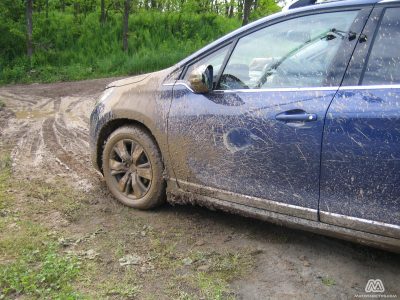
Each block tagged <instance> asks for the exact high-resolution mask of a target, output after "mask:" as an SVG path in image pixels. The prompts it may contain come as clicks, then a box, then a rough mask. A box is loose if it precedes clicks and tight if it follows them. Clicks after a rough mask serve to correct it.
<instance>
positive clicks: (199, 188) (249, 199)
mask: <svg viewBox="0 0 400 300" xmlns="http://www.w3.org/2000/svg"><path fill="white" fill-rule="evenodd" d="M177 183H178V185H179V187H181V188H182V189H183V190H185V191H189V192H192V193H195V194H200V195H205V196H208V197H212V198H216V199H220V200H223V201H228V202H233V203H236V204H241V205H245V206H251V207H256V208H260V209H265V210H268V211H273V212H277V213H281V214H285V215H290V216H296V217H299V218H303V219H307V220H313V221H318V211H317V210H316V209H311V208H307V207H301V206H296V205H290V204H287V203H281V202H275V201H271V200H267V199H262V198H257V197H253V196H246V195H241V194H237V193H232V192H228V191H224V190H219V189H216V188H212V187H206V186H203V185H199V184H195V183H191V182H186V181H183V180H177Z"/></svg>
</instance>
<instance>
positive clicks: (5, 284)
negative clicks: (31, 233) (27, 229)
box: [0, 246, 80, 299]
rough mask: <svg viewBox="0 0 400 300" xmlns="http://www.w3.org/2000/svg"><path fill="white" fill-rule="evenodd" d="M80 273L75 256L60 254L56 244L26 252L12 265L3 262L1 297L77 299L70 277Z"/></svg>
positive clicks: (0, 271)
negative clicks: (44, 248)
mask: <svg viewBox="0 0 400 300" xmlns="http://www.w3.org/2000/svg"><path fill="white" fill-rule="evenodd" d="M78 273H79V265H78V262H77V260H76V259H74V258H69V257H65V256H61V255H59V254H58V253H57V251H56V247H55V246H49V247H48V248H47V249H46V250H45V251H43V252H41V251H39V250H36V251H31V252H26V253H24V255H23V256H22V257H20V258H18V259H17V260H16V261H15V262H13V263H11V264H9V265H0V291H1V292H0V299H4V298H6V297H10V296H16V297H18V296H20V295H28V296H33V297H36V298H40V299H43V298H47V299H55V298H57V299H77V298H80V297H79V295H78V294H77V293H76V292H74V290H73V289H72V287H71V280H73V279H74V278H76V276H77V275H78Z"/></svg>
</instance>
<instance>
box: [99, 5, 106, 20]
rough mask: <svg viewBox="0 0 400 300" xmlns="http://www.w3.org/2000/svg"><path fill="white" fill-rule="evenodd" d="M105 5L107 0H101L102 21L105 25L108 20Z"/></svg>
mask: <svg viewBox="0 0 400 300" xmlns="http://www.w3.org/2000/svg"><path fill="white" fill-rule="evenodd" d="M105 6H106V5H105V0H101V3H100V10H101V13H100V23H101V24H102V25H104V23H105V22H106V7H105Z"/></svg>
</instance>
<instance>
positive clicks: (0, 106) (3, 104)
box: [0, 99, 6, 110]
mask: <svg viewBox="0 0 400 300" xmlns="http://www.w3.org/2000/svg"><path fill="white" fill-rule="evenodd" d="M5 106H6V104H5V103H4V101H3V100H1V99H0V110H1V109H2V108H4V107H5Z"/></svg>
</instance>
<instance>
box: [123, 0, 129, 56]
mask: <svg viewBox="0 0 400 300" xmlns="http://www.w3.org/2000/svg"><path fill="white" fill-rule="evenodd" d="M130 10H131V0H125V1H124V17H123V24H122V45H123V49H124V51H125V52H128V34H129V33H128V31H129V12H130Z"/></svg>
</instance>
